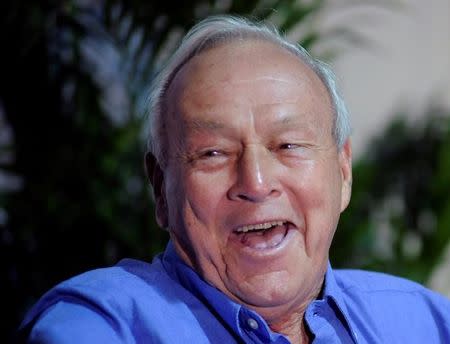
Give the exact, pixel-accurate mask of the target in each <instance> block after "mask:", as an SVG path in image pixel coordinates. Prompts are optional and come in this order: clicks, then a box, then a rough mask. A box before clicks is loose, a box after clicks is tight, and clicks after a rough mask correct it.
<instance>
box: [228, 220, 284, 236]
mask: <svg viewBox="0 0 450 344" xmlns="http://www.w3.org/2000/svg"><path fill="white" fill-rule="evenodd" d="M282 225H283V221H274V222H264V223H258V224H256V225H249V226H242V227H239V228H238V229H237V230H236V232H238V233H246V232H248V231H257V230H260V229H269V228H271V227H274V226H282Z"/></svg>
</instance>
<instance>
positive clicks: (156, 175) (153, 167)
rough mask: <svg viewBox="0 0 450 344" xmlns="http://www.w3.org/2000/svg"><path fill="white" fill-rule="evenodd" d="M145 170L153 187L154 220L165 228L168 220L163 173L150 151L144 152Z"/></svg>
mask: <svg viewBox="0 0 450 344" xmlns="http://www.w3.org/2000/svg"><path fill="white" fill-rule="evenodd" d="M145 171H146V172H147V178H148V179H149V181H150V184H151V185H152V187H153V195H154V196H155V207H156V208H155V213H156V221H157V222H158V224H159V225H160V226H161V227H162V228H167V227H168V225H169V221H168V213H167V202H166V193H165V189H164V173H163V171H162V169H161V166H160V165H159V163H158V161H157V160H156V158H155V156H154V155H153V154H152V153H150V152H147V154H145Z"/></svg>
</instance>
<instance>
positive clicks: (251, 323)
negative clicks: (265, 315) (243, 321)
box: [247, 318, 259, 330]
mask: <svg viewBox="0 0 450 344" xmlns="http://www.w3.org/2000/svg"><path fill="white" fill-rule="evenodd" d="M247 325H248V326H249V327H250V328H251V329H252V330H257V329H258V327H259V325H258V322H257V321H256V320H255V319H253V318H248V319H247Z"/></svg>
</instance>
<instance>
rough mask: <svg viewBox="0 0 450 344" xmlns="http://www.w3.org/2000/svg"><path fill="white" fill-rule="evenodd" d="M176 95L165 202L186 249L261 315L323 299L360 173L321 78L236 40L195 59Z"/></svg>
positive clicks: (274, 51)
mask: <svg viewBox="0 0 450 344" xmlns="http://www.w3.org/2000/svg"><path fill="white" fill-rule="evenodd" d="M167 99H168V101H167V113H166V114H165V116H166V125H167V133H168V134H167V135H168V140H167V141H168V142H167V144H168V145H169V150H168V156H169V158H168V164H167V167H166V168H165V170H164V171H163V174H164V186H163V190H164V194H165V200H164V199H160V200H159V202H166V206H165V209H167V214H165V215H167V218H168V221H169V230H170V233H171V237H172V240H173V241H174V243H175V247H176V249H177V251H178V253H179V255H180V256H181V257H182V259H183V260H184V261H185V262H186V263H187V264H188V265H190V266H192V267H193V268H194V269H195V270H196V271H197V272H198V273H199V274H200V275H201V276H202V277H203V278H204V279H205V280H207V281H208V282H209V283H211V284H212V285H214V286H215V287H217V288H218V289H220V290H221V291H222V292H224V293H225V294H227V295H228V296H229V297H231V298H232V299H234V300H236V301H238V302H240V303H244V304H247V305H249V306H250V307H252V308H253V309H256V310H258V311H260V312H261V313H263V314H264V312H267V313H268V314H272V313H270V310H274V309H283V311H286V309H295V307H299V306H300V305H301V304H302V303H304V302H305V300H307V299H308V298H312V297H314V296H315V295H316V294H317V292H318V291H319V289H320V287H321V284H322V280H323V275H324V272H325V270H326V265H327V261H328V250H329V246H330V244H331V240H332V237H333V234H334V231H335V229H336V226H337V223H338V218H339V215H340V212H341V211H342V210H343V209H344V208H345V207H346V206H347V204H348V201H349V197H350V178H351V167H350V165H351V162H350V159H351V157H350V156H351V151H350V145H349V143H348V142H347V143H346V145H345V147H344V148H343V149H342V150H341V151H340V152H339V151H338V150H337V147H336V145H335V142H334V139H333V136H332V127H333V119H332V118H333V117H332V108H331V103H330V100H329V96H328V94H327V92H326V89H325V87H324V86H323V84H322V83H321V81H320V80H319V78H318V77H317V76H316V75H315V74H314V73H313V72H312V71H311V70H310V69H309V68H308V67H307V66H306V65H304V64H303V63H302V62H301V61H299V59H298V58H297V57H295V56H293V55H292V54H290V53H289V52H287V51H284V50H282V49H280V48H279V47H276V46H274V45H273V44H271V43H267V42H260V41H250V42H244V43H242V42H240V43H228V44H225V45H223V46H220V47H217V48H213V49H212V50H209V51H206V52H203V53H202V54H200V55H199V56H196V57H194V58H193V59H192V60H191V61H189V62H188V63H187V65H185V66H184V67H183V68H182V69H181V70H180V71H179V72H178V74H177V76H176V77H175V79H174V80H173V82H172V84H171V86H170V88H169V90H168V94H167Z"/></svg>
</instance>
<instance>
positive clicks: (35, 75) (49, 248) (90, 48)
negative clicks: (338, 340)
mask: <svg viewBox="0 0 450 344" xmlns="http://www.w3.org/2000/svg"><path fill="white" fill-rule="evenodd" d="M326 2H327V1H325V0H315V1H310V0H309V1H296V0H264V1H236V0H234V1H233V0H229V1H198V0H197V1H193V0H190V1H184V2H183V3H182V5H180V4H179V3H178V2H172V1H137V0H135V1H124V0H104V1H89V0H77V1H75V0H66V1H47V2H45V1H42V2H35V1H31V0H24V1H16V2H13V1H6V2H3V3H2V5H1V6H2V8H1V10H0V28H1V29H0V42H1V46H2V48H3V49H2V50H3V51H2V57H1V58H2V60H1V61H2V63H1V64H0V68H1V71H0V75H1V76H2V77H1V79H0V113H1V114H2V118H1V121H0V129H1V133H2V135H0V154H1V156H0V171H1V172H2V176H3V180H4V181H6V182H3V187H2V189H1V192H0V269H1V271H2V273H1V276H0V288H1V291H2V294H3V295H4V296H5V297H6V300H5V303H4V304H3V311H4V314H6V315H7V319H6V320H4V321H3V322H2V324H1V327H0V333H1V335H2V336H4V337H3V338H4V339H5V340H3V338H1V337H0V342H5V341H8V339H9V338H10V336H11V333H12V331H13V329H14V328H16V327H17V325H18V323H19V321H20V320H21V319H22V317H23V315H24V312H25V311H26V310H27V308H28V307H29V306H30V305H31V304H32V303H34V302H35V301H36V299H37V298H38V297H39V296H40V295H41V294H42V293H43V292H45V291H46V290H47V289H48V288H50V287H51V286H52V285H54V284H56V283H57V282H59V281H61V280H63V279H66V278H68V277H70V276H73V275H74V274H77V273H80V272H82V271H85V270H88V269H92V268H96V267H100V266H105V265H111V264H114V263H115V262H116V261H117V260H118V259H120V258H122V257H134V258H139V259H144V260H150V259H151V258H152V257H153V255H154V254H156V253H157V252H160V251H161V250H162V249H163V247H164V245H165V242H166V241H167V238H168V236H167V233H166V232H165V231H163V230H161V229H158V228H157V226H156V223H155V220H154V217H153V205H152V201H151V190H150V187H149V186H148V184H147V182H146V178H145V175H144V169H143V155H144V152H145V121H144V118H143V117H142V115H141V106H142V104H144V103H145V97H146V94H147V87H148V85H149V83H150V82H151V80H152V78H153V77H154V75H155V71H156V69H157V67H158V66H159V65H160V63H161V62H162V61H164V60H165V59H166V58H167V56H168V54H170V51H172V49H173V48H174V46H175V45H176V43H177V42H178V41H179V39H180V38H181V37H182V35H183V33H184V32H185V31H186V30H187V29H188V28H189V27H191V26H192V25H193V24H194V23H195V22H197V21H198V20H199V19H201V18H203V17H205V16H207V15H210V14H218V13H233V14H242V15H246V16H251V17H254V18H259V19H261V20H264V19H268V18H270V19H271V20H272V21H273V22H275V23H276V24H277V26H278V27H280V28H281V29H282V30H283V31H285V32H288V31H290V30H292V29H294V28H295V26H296V25H297V24H298V23H304V27H303V31H302V32H303V36H302V37H301V40H300V43H301V44H302V45H304V46H305V47H306V48H314V45H315V44H316V43H317V42H318V41H320V40H321V39H323V38H324V34H323V33H319V32H318V31H317V30H316V29H315V27H314V25H311V18H313V17H314V16H315V15H317V14H318V13H319V12H320V11H321V10H322V9H323V6H324V5H325V4H326ZM336 32H337V33H339V32H343V30H340V29H339V28H336ZM346 32H347V31H346ZM332 34H333V33H332V32H331V33H330V35H332ZM439 111H440V110H439ZM439 111H437V110H436V109H431V110H430V114H432V115H433V116H430V117H429V118H430V120H429V121H427V122H426V123H425V127H424V128H422V129H420V130H416V129H414V128H410V127H408V126H407V125H406V122H402V121H399V122H398V123H396V124H395V125H393V126H392V128H390V129H389V130H388V131H387V132H386V133H385V134H383V136H382V137H381V138H380V139H379V140H378V141H376V142H374V143H373V145H372V146H371V147H370V150H369V151H368V152H367V154H365V155H364V157H363V159H362V160H361V161H359V162H356V163H355V171H354V175H355V176H354V180H355V182H354V194H353V201H352V205H351V207H350V209H349V210H348V211H347V212H346V213H345V214H344V216H343V218H342V221H341V225H340V229H339V231H338V235H337V237H336V242H335V244H334V247H333V262H334V264H335V265H336V266H352V267H368V268H375V269H379V270H384V271H390V272H396V273H399V274H401V275H407V276H409V277H412V278H415V279H417V280H420V281H424V280H425V279H426V277H427V276H428V274H429V272H430V271H431V269H432V266H433V264H435V263H436V262H437V261H438V259H439V256H440V254H441V252H442V248H443V247H444V246H445V244H446V242H448V234H447V231H445V228H448V224H449V221H450V218H449V215H448V214H450V209H449V207H450V205H449V201H448V199H447V197H446V195H445V191H444V190H445V188H447V190H448V186H449V185H448V184H449V178H450V158H449V149H448V145H449V142H450V141H449V140H450V138H449V134H448V119H444V117H440V116H439V115H440V114H441V112H442V111H441V112H439ZM443 128H447V129H446V130H443ZM5 137H6V138H7V139H5ZM390 202H391V203H392V202H393V204H394V205H395V206H394V205H392V204H391V203H390ZM380 209H381V210H380ZM377 216H378V217H377ZM379 217H380V218H381V220H380V218H379ZM380 224H383V225H385V227H386V228H387V229H386V233H388V234H389V235H390V240H391V241H389V246H388V247H386V248H383V247H384V246H383V245H385V241H384V240H385V238H383V237H379V233H378V232H379V227H380ZM446 224H447V227H446ZM383 228H384V227H383ZM386 235H387V234H386ZM416 239H417V240H418V241H419V242H420V244H419V246H420V247H419V249H417V250H415V251H414V252H412V253H411V252H410V250H409V249H408V248H407V247H408V245H405V244H404V243H405V242H407V243H408V242H413V243H416V244H415V245H416V246H417V240H416ZM408 240H409V241H408ZM386 242H387V241H386ZM386 245H387V244H386Z"/></svg>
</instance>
